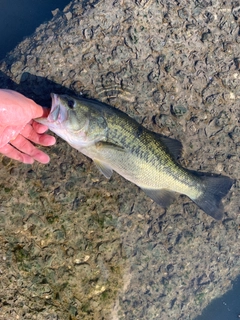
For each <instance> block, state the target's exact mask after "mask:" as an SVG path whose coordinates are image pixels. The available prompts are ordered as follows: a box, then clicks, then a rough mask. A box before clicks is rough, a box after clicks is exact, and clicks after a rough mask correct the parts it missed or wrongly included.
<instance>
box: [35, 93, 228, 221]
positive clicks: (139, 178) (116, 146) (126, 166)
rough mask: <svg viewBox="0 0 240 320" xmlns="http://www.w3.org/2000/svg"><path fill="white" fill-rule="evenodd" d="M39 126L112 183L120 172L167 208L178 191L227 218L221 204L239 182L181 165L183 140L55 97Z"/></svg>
mask: <svg viewBox="0 0 240 320" xmlns="http://www.w3.org/2000/svg"><path fill="white" fill-rule="evenodd" d="M36 121H38V122H40V123H42V124H45V125H47V126H48V128H49V129H50V130H51V131H53V132H54V133H56V134H57V135H58V136H60V137H61V138H62V139H64V140H65V141H67V142H68V143H69V144H70V145H71V146H72V147H73V148H76V149H77V150H79V151H80V152H82V153H83V154H84V155H86V156H87V157H89V158H91V159H92V160H93V161H94V163H95V165H96V166H97V167H98V169H99V170H100V171H101V172H102V173H103V174H104V175H105V177H106V178H108V179H109V178H110V177H111V176H112V173H113V170H114V171H116V172H117V173H118V174H120V175H121V176H123V177H124V178H125V179H127V180H129V181H131V182H133V183H135V184H136V185H137V186H139V187H140V188H141V189H142V190H143V191H144V192H145V193H146V194H147V195H148V196H149V197H150V198H152V199H153V200H154V201H156V202H157V203H158V204H159V205H161V206H163V207H168V206H169V205H170V204H171V203H172V202H173V200H174V198H175V193H176V192H177V193H180V194H184V195H186V196H188V197H189V198H190V199H191V200H193V201H194V202H195V203H196V204H197V205H198V206H199V207H200V208H201V209H202V210H203V211H205V212H206V213H207V214H209V215H210V216H212V217H213V218H215V219H221V218H222V216H223V213H224V210H223V205H222V203H221V199H222V198H223V197H224V196H225V195H226V194H227V193H228V191H229V189H230V188H231V186H232V184H233V180H232V179H230V178H229V177H226V176H216V175H215V176H212V175H210V174H207V173H206V174H205V173H199V172H195V171H190V170H188V169H186V168H183V167H182V166H181V165H180V164H179V163H178V162H177V158H178V156H179V155H180V152H181V149H182V145H181V143H180V142H179V141H177V140H174V139H170V138H167V137H164V136H162V135H160V134H157V133H154V132H152V131H149V130H147V129H146V128H144V127H143V126H142V125H140V124H139V123H138V122H136V121H135V120H134V119H132V118H131V117H129V116H128V115H127V114H125V113H124V112H122V111H120V110H118V109H116V108H114V107H112V106H110V105H107V104H105V103H102V102H99V101H95V100H90V99H86V98H83V97H80V98H73V97H70V96H67V95H57V94H52V107H51V111H50V113H49V115H48V117H47V118H39V119H36Z"/></svg>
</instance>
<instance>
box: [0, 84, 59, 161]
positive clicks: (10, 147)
mask: <svg viewBox="0 0 240 320" xmlns="http://www.w3.org/2000/svg"><path fill="white" fill-rule="evenodd" d="M48 113H49V111H48V110H47V109H44V108H42V107H41V106H40V105H38V104H36V103H35V102H34V101H33V100H31V99H28V98H26V97H25V96H23V95H22V94H20V93H18V92H16V91H12V90H7V89H0V153H2V154H4V155H5V156H7V157H9V158H12V159H15V160H18V161H21V162H23V163H30V164H31V163H33V162H34V160H37V161H39V162H41V163H48V162H49V160H50V158H49V156H48V155H47V154H46V153H44V152H43V151H41V150H38V149H37V147H35V146H34V145H33V144H32V143H31V142H30V141H32V142H34V143H36V144H40V145H43V146H51V145H53V144H54V143H55V142H56V140H55V138H54V137H52V136H50V135H48V134H45V133H44V132H45V131H46V130H47V129H48V127H47V126H45V125H42V124H40V123H37V122H36V121H34V120H33V119H34V118H39V117H47V115H48Z"/></svg>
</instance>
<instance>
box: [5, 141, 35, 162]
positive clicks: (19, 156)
mask: <svg viewBox="0 0 240 320" xmlns="http://www.w3.org/2000/svg"><path fill="white" fill-rule="evenodd" d="M0 153H2V154H3V155H4V156H7V157H8V158H12V159H14V160H17V161H20V162H23V163H28V164H32V163H33V162H34V159H33V158H32V157H30V156H29V155H27V154H24V153H22V152H20V151H19V150H17V149H15V148H14V147H13V146H11V145H10V144H6V145H5V146H4V147H2V148H0Z"/></svg>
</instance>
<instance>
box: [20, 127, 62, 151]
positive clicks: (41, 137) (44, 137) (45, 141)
mask: <svg viewBox="0 0 240 320" xmlns="http://www.w3.org/2000/svg"><path fill="white" fill-rule="evenodd" d="M33 125H34V127H33V126H32V125H31V124H27V125H26V126H25V127H24V129H23V130H22V131H21V135H22V136H24V137H25V138H26V139H28V140H31V141H32V142H34V143H37V144H40V145H42V146H52V145H53V144H55V142H56V139H55V138H54V137H53V136H50V135H48V134H39V131H38V132H36V131H37V130H36V131H35V127H38V125H40V129H41V127H45V126H43V125H42V124H40V123H36V122H33ZM40 131H41V130H40ZM43 132H44V131H43Z"/></svg>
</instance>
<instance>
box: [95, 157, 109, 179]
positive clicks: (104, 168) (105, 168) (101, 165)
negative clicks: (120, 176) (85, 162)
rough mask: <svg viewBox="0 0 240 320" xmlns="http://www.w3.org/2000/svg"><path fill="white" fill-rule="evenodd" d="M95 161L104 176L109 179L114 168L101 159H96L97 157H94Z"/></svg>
mask: <svg viewBox="0 0 240 320" xmlns="http://www.w3.org/2000/svg"><path fill="white" fill-rule="evenodd" d="M93 162H94V163H95V165H96V167H97V168H98V170H99V171H100V172H101V173H102V174H104V176H105V177H106V178H107V179H110V178H111V176H112V173H113V170H112V168H110V167H109V166H108V165H107V164H105V163H103V162H101V161H99V160H96V159H93Z"/></svg>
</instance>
